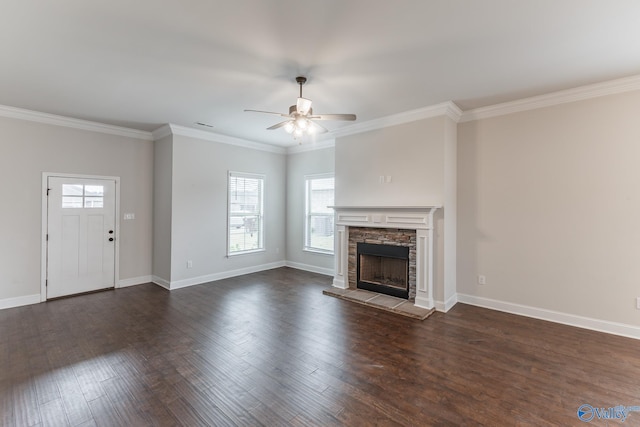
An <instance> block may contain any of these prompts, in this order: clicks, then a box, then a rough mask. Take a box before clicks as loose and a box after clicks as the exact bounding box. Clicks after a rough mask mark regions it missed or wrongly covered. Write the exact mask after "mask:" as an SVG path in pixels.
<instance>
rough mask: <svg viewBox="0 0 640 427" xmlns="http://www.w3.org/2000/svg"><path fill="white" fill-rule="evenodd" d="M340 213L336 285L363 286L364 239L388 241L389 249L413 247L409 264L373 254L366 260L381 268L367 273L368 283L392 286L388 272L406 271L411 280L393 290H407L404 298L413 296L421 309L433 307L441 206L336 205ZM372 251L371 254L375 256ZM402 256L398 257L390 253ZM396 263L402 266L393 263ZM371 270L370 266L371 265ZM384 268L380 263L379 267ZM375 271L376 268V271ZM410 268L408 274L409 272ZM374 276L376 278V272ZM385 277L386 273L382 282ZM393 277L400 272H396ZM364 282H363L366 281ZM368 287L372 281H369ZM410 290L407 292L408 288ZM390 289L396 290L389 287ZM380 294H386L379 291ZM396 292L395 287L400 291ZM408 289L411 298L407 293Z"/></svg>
mask: <svg viewBox="0 0 640 427" xmlns="http://www.w3.org/2000/svg"><path fill="white" fill-rule="evenodd" d="M332 207H333V209H334V210H335V212H336V221H335V224H336V232H335V263H336V264H335V274H334V277H333V286H335V287H336V288H341V289H357V288H358V287H361V286H359V285H358V283H357V282H358V281H361V280H360V278H359V277H358V276H360V274H361V272H360V267H358V263H359V262H360V261H359V258H360V256H359V255H358V254H357V245H358V244H359V243H366V244H373V245H382V246H385V247H387V246H389V247H398V246H399V247H404V248H405V249H404V250H407V248H408V252H409V255H408V258H409V260H408V264H407V266H406V267H405V266H404V262H405V261H404V260H403V261H402V263H403V264H402V267H400V265H399V264H397V263H396V261H389V260H387V261H384V263H385V265H384V266H383V265H382V263H383V261H381V260H379V259H377V258H376V257H379V254H378V255H376V254H373V255H372V256H373V258H371V259H368V260H367V258H365V259H364V261H365V263H367V262H368V261H371V263H372V264H373V265H374V266H376V264H379V268H380V270H381V271H382V270H383V271H384V273H382V272H381V271H378V272H377V273H369V271H368V270H367V271H364V273H363V274H362V275H363V276H364V278H365V280H364V282H373V285H383V286H386V285H387V283H386V281H387V280H386V277H387V276H389V274H387V273H386V272H387V270H390V269H393V270H394V271H395V270H398V271H399V270H402V271H403V275H404V274H408V278H407V279H405V280H406V281H407V282H408V283H407V284H406V285H405V284H402V283H401V282H402V280H400V283H399V284H395V285H393V286H391V288H403V289H402V292H403V296H402V297H403V298H407V299H408V300H409V301H411V302H413V303H414V305H416V306H417V307H422V308H429V309H430V308H433V307H434V299H433V255H434V254H433V215H434V213H435V211H436V210H437V209H439V208H440V207H439V206H423V207H420V206H408V207H394V206H386V207H375V206H332ZM370 255H371V254H370ZM387 258H389V257H387ZM390 258H395V259H396V260H397V258H398V257H390ZM393 264H396V265H393ZM367 268H369V267H367ZM376 268H378V266H376ZM374 271H375V270H374ZM405 271H408V273H404V272H405ZM370 275H373V280H371V276H370ZM382 276H384V277H385V279H384V280H382ZM390 276H398V277H399V276H400V274H397V273H396V274H391V275H390ZM361 282H362V281H361ZM365 286H368V285H365ZM405 286H406V287H407V288H408V290H407V291H404V287H405ZM387 288H390V287H389V286H387ZM375 292H381V291H380V290H379V289H378V290H376V291H375ZM394 292H395V290H394ZM404 292H408V296H404Z"/></svg>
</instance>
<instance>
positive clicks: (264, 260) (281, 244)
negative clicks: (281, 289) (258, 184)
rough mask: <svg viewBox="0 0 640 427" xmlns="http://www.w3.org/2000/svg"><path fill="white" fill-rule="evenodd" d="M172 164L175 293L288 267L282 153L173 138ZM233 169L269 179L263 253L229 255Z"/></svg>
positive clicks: (266, 181)
mask: <svg viewBox="0 0 640 427" xmlns="http://www.w3.org/2000/svg"><path fill="white" fill-rule="evenodd" d="M172 165H173V166H172V168H173V169H172V208H171V223H172V231H171V236H172V238H171V278H170V281H171V288H172V289H173V288H176V287H181V286H188V285H191V284H195V283H203V282H206V281H210V280H216V279H219V278H222V277H227V276H228V275H234V274H236V273H237V274H239V273H241V272H245V271H251V270H258V269H261V268H267V267H270V266H278V265H283V264H284V260H285V251H286V247H285V215H286V208H285V200H286V199H285V198H286V158H285V155H284V154H277V153H272V152H268V151H261V150H255V149H251V148H244V147H239V146H235V145H231V144H226V143H219V142H215V141H212V140H204V139H198V138H194V137H191V136H183V135H176V134H174V135H173V160H172ZM229 170H232V171H236V172H250V173H258V174H264V175H265V176H266V178H265V199H264V209H265V213H264V215H265V217H264V218H265V236H264V243H265V251H264V252H257V253H251V254H244V255H237V256H232V257H227V252H226V248H227V232H226V226H227V172H228V171H229ZM188 260H191V261H193V267H192V268H187V261H188Z"/></svg>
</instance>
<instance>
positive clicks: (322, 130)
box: [309, 120, 329, 134]
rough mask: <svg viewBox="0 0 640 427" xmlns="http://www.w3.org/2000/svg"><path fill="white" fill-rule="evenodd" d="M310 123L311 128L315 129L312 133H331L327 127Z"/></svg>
mask: <svg viewBox="0 0 640 427" xmlns="http://www.w3.org/2000/svg"><path fill="white" fill-rule="evenodd" d="M309 123H311V128H312V129H313V131H312V133H316V134H319V133H327V132H329V129H327V128H326V127H324V126H322V125H319V124H318V123H316V122H314V121H311V120H309Z"/></svg>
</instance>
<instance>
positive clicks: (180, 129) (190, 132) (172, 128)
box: [152, 123, 287, 154]
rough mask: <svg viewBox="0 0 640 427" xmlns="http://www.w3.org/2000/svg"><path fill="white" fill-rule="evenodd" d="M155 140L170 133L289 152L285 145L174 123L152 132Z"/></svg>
mask: <svg viewBox="0 0 640 427" xmlns="http://www.w3.org/2000/svg"><path fill="white" fill-rule="evenodd" d="M152 135H153V138H154V140H158V139H161V138H164V137H166V136H169V135H178V136H186V137H189V138H196V139H202V140H204V141H211V142H219V143H221V144H229V145H235V146H238V147H244V148H251V149H253V150H260V151H267V152H269V153H275V154H287V150H286V149H285V148H283V147H275V146H273V145H269V144H264V143H261V142H256V141H249V140H247V139H242V138H235V137H232V136H228V135H222V134H219V133H215V132H208V131H204V130H199V129H193V128H189V127H185V126H180V125H175V124H173V123H169V124H166V125H164V126H161V127H159V128H158V129H156V130H154V131H153V132H152Z"/></svg>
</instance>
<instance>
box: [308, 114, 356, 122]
mask: <svg viewBox="0 0 640 427" xmlns="http://www.w3.org/2000/svg"><path fill="white" fill-rule="evenodd" d="M308 118H309V119H311V120H346V121H354V120H355V119H356V115H355V114H316V115H313V116H309V117H308Z"/></svg>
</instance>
